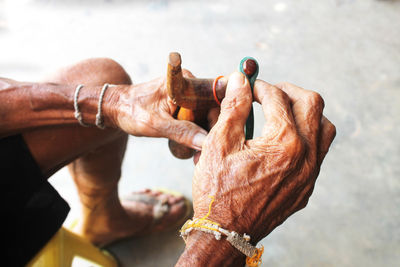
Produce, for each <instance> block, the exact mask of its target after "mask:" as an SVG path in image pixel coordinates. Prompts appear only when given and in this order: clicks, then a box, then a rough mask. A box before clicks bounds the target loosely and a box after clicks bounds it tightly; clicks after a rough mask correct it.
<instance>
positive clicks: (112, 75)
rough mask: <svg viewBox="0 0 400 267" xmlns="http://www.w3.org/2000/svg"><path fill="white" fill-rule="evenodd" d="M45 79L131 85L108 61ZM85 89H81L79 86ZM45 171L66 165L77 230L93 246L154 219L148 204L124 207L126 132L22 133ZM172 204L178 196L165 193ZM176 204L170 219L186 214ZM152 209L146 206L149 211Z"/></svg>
mask: <svg viewBox="0 0 400 267" xmlns="http://www.w3.org/2000/svg"><path fill="white" fill-rule="evenodd" d="M48 82H55V83H64V84H86V85H89V84H92V85H103V84H104V83H111V84H130V83H131V80H130V78H129V76H128V74H127V73H126V72H125V71H124V70H123V68H122V67H121V66H120V65H118V64H117V63H116V62H114V61H112V60H110V59H89V60H85V61H82V62H80V63H78V64H75V65H73V66H70V67H67V68H64V69H62V70H61V71H59V72H57V73H56V74H55V75H54V76H52V77H49V78H48ZM84 89H85V88H84V87H83V88H82V90H84ZM23 137H24V139H25V141H26V143H27V145H28V147H29V149H30V150H31V153H32V155H33V156H34V158H35V160H36V161H37V162H38V164H39V166H40V167H41V169H42V171H43V173H44V174H45V175H46V176H47V177H49V176H51V175H52V174H53V173H55V172H56V171H57V170H59V169H60V168H61V167H63V166H65V165H66V164H69V171H70V173H71V175H72V177H73V179H74V182H75V184H76V185H77V189H78V194H79V197H80V200H81V204H82V213H83V214H82V218H81V220H80V221H79V224H78V226H77V227H76V229H75V230H76V232H78V233H79V234H81V235H83V236H85V237H87V238H89V239H90V240H91V241H92V242H94V243H96V244H104V243H107V242H110V241H113V240H115V239H118V238H122V237H126V236H130V235H134V234H137V233H140V232H141V231H142V230H143V229H144V228H146V225H148V224H149V223H150V222H151V220H152V210H151V207H147V206H143V205H142V206H141V205H140V204H138V205H135V206H132V205H131V206H129V207H123V206H122V205H121V202H120V200H119V198H118V181H119V178H120V175H121V164H122V160H123V156H124V152H125V148H126V142H127V135H126V134H125V133H123V132H121V131H118V130H115V129H106V130H100V129H97V128H96V127H89V128H85V127H82V126H80V125H79V124H76V126H62V127H46V128H39V129H35V130H33V131H29V132H25V133H23ZM168 201H169V202H170V203H171V205H172V204H175V203H177V202H178V201H179V199H177V198H173V197H169V199H168ZM177 204H179V205H174V208H173V209H175V210H172V217H171V216H170V218H169V219H170V220H171V221H174V220H176V218H179V216H182V213H184V212H185V211H184V207H183V203H177ZM149 209H150V210H149Z"/></svg>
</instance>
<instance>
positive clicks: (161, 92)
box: [116, 70, 207, 150]
mask: <svg viewBox="0 0 400 267" xmlns="http://www.w3.org/2000/svg"><path fill="white" fill-rule="evenodd" d="M183 75H184V76H185V77H190V78H193V77H194V76H193V75H192V74H191V73H190V72H189V71H187V70H183ZM176 108H177V105H175V104H174V103H173V102H172V100H171V99H170V98H169V97H168V94H167V87H166V80H165V78H157V79H155V80H152V81H150V82H147V83H145V84H139V85H137V86H135V87H133V88H127V90H125V91H124V92H123V93H122V95H121V97H120V98H119V107H118V112H117V116H116V117H117V119H116V121H117V126H118V128H120V129H122V130H123V131H124V132H126V133H129V134H131V135H135V136H148V137H167V138H169V139H172V140H174V141H176V142H178V143H181V144H184V145H186V146H189V147H191V148H194V149H197V150H201V146H202V143H203V141H204V139H205V137H206V135H207V132H206V131H205V130H204V129H202V128H201V127H199V126H198V125H196V124H195V123H193V122H190V121H183V120H176V119H174V118H173V117H172V115H173V114H174V112H175V110H176ZM132 118H134V119H132Z"/></svg>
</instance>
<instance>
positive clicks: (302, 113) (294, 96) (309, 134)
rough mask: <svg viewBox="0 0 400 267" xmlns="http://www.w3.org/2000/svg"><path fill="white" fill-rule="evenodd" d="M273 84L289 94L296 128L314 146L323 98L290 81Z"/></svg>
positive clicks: (322, 107)
mask: <svg viewBox="0 0 400 267" xmlns="http://www.w3.org/2000/svg"><path fill="white" fill-rule="evenodd" d="M275 86H276V87H278V88H280V89H282V90H283V91H284V92H285V93H286V94H287V95H288V96H289V98H290V100H291V102H292V111H293V116H294V120H295V122H296V125H297V128H298V130H299V132H300V134H301V135H302V136H303V138H305V140H306V141H307V142H308V143H309V144H310V145H311V146H312V147H313V148H315V147H316V145H317V141H318V133H319V127H320V122H321V117H322V111H323V109H324V100H323V99H322V97H321V96H320V95H319V94H318V93H316V92H313V91H309V90H305V89H303V88H300V87H298V86H295V85H293V84H290V83H286V82H285V83H279V84H276V85H275ZM313 151H314V149H313ZM315 152H316V151H315Z"/></svg>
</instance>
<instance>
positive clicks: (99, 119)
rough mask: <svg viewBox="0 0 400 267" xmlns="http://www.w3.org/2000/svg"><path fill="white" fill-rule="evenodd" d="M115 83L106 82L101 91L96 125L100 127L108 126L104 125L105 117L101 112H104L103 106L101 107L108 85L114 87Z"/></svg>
mask: <svg viewBox="0 0 400 267" xmlns="http://www.w3.org/2000/svg"><path fill="white" fill-rule="evenodd" d="M113 86H114V85H111V84H108V83H105V84H104V85H103V88H102V89H101V92H100V97H99V104H98V106H97V114H96V126H97V127H98V128H100V129H105V128H106V126H105V125H104V118H103V115H102V114H101V112H102V108H101V104H102V103H103V98H104V94H105V93H106V90H107V88H108V87H113Z"/></svg>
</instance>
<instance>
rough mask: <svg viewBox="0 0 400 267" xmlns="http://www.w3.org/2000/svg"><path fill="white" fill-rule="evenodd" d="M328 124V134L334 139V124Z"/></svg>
mask: <svg viewBox="0 0 400 267" xmlns="http://www.w3.org/2000/svg"><path fill="white" fill-rule="evenodd" d="M329 126H330V127H329V132H330V136H331V138H332V139H334V138H335V136H336V126H335V125H334V124H332V123H330V125H329Z"/></svg>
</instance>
